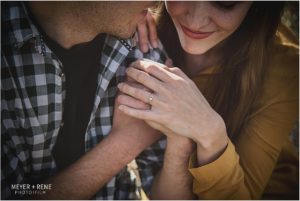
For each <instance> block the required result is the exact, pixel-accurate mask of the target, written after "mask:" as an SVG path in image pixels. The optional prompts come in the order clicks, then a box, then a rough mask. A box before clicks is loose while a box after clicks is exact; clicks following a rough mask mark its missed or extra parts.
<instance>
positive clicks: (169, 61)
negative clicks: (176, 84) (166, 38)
mask: <svg viewBox="0 0 300 201" xmlns="http://www.w3.org/2000/svg"><path fill="white" fill-rule="evenodd" d="M165 65H166V66H168V67H171V66H173V60H172V59H171V58H167V59H166V62H165Z"/></svg>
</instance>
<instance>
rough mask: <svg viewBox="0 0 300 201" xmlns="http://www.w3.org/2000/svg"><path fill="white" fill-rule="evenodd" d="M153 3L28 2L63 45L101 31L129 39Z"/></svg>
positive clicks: (51, 35)
mask: <svg viewBox="0 0 300 201" xmlns="http://www.w3.org/2000/svg"><path fill="white" fill-rule="evenodd" d="M153 5H154V3H153V2H123V1H121V2H114V1H105V2H93V1H91V2H63V3H62V2H29V6H30V8H31V10H32V12H33V14H34V15H35V16H36V20H37V22H38V23H39V24H40V26H41V27H42V28H43V29H44V31H45V32H46V33H47V34H48V36H49V37H50V38H52V39H53V40H54V41H56V42H57V43H59V44H60V45H61V46H62V47H64V48H70V47H72V46H73V45H75V44H78V43H83V42H88V41H91V40H92V39H94V37H95V36H96V35H98V34H100V33H108V34H111V35H114V36H117V37H120V38H129V37H131V36H132V35H133V34H134V32H135V30H136V25H137V23H139V22H141V21H143V19H144V18H145V11H146V10H147V8H148V7H151V6H153ZM124 8H126V9H124ZM112 11H113V12H112ZM54 23H55V26H53V25H54Z"/></svg>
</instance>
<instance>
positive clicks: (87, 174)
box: [37, 133, 142, 199]
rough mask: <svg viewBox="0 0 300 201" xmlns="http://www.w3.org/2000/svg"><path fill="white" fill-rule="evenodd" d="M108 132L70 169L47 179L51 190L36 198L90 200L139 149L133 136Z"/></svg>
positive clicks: (140, 149)
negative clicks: (125, 137)
mask: <svg viewBox="0 0 300 201" xmlns="http://www.w3.org/2000/svg"><path fill="white" fill-rule="evenodd" d="M123 138H124V137H123V135H115V134H114V133H110V134H109V135H108V137H107V138H105V139H104V140H103V141H101V143H99V144H98V145H97V146H96V147H95V148H94V149H92V150H91V151H89V152H87V153H86V154H85V155H84V156H83V157H82V158H80V159H79V160H78V161H77V162H75V163H74V164H73V165H71V166H70V167H69V168H67V169H65V170H63V171H62V172H60V173H58V174H57V175H55V176H54V177H51V178H49V179H47V180H46V181H45V182H44V183H47V184H52V189H51V190H50V191H48V192H47V193H46V194H44V195H42V196H40V197H37V198H38V199H90V198H91V197H92V196H93V195H95V194H96V192H97V191H98V190H99V189H101V188H102V187H103V186H104V184H105V183H107V182H108V181H109V180H110V179H111V178H112V177H113V176H114V175H116V174H117V173H118V172H119V171H120V170H121V169H122V168H123V167H124V166H125V165H126V164H127V163H128V162H130V161H131V160H132V159H134V158H135V156H136V155H137V154H138V153H139V152H140V151H142V148H141V147H139V146H135V145H136V142H135V140H134V139H126V140H125V139H123Z"/></svg>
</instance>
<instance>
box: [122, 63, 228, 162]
mask: <svg viewBox="0 0 300 201" xmlns="http://www.w3.org/2000/svg"><path fill="white" fill-rule="evenodd" d="M127 76H128V77H130V78H131V79H133V80H135V81H137V82H139V83H141V84H143V85H144V86H145V87H147V88H149V89H150V90H151V91H146V90H143V89H140V88H136V87H133V86H130V85H128V84H126V83H122V84H120V85H119V86H118V87H119V89H120V91H122V92H123V93H124V94H127V95H129V96H131V97H133V98H135V99H138V100H140V101H142V102H144V103H148V104H150V105H151V109H139V108H136V107H132V105H128V103H127V102H126V101H120V104H121V105H120V107H119V108H120V110H122V111H123V112H124V113H126V114H128V115H130V116H133V117H136V118H139V119H144V120H146V121H147V123H148V122H150V125H151V126H154V128H156V129H159V130H161V131H162V132H163V133H166V134H167V135H172V134H177V135H181V136H183V137H187V138H190V139H192V140H194V141H195V142H196V143H197V145H198V146H200V148H201V149H203V151H204V152H203V153H206V152H207V153H208V152H209V153H211V152H214V153H216V152H218V153H219V151H220V149H224V147H226V145H227V134H226V127H225V124H224V121H223V119H222V118H221V117H220V115H219V114H217V113H216V112H215V111H214V110H213V109H212V108H211V107H210V105H209V104H208V102H207V101H206V99H205V98H204V96H203V95H202V93H201V92H200V91H199V90H198V88H197V86H196V85H195V84H194V82H193V81H192V80H190V79H189V78H188V77H187V76H186V75H185V74H184V73H183V72H182V71H181V70H180V69H179V68H168V67H166V66H165V65H163V64H159V63H156V62H153V61H149V60H139V61H136V62H134V63H132V64H131V67H129V68H128V69H127ZM151 122H152V123H151ZM153 124H154V125H153ZM208 155H209V154H208ZM206 156H207V154H205V156H203V157H204V158H206Z"/></svg>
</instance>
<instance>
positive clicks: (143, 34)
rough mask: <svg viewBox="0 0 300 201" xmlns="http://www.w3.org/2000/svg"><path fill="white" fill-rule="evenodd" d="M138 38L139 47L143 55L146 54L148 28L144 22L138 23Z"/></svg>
mask: <svg viewBox="0 0 300 201" xmlns="http://www.w3.org/2000/svg"><path fill="white" fill-rule="evenodd" d="M137 30H138V36H139V46H140V49H141V51H142V52H143V53H146V52H148V44H149V40H148V28H147V24H146V20H143V21H142V22H140V23H139V24H138V26H137Z"/></svg>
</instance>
